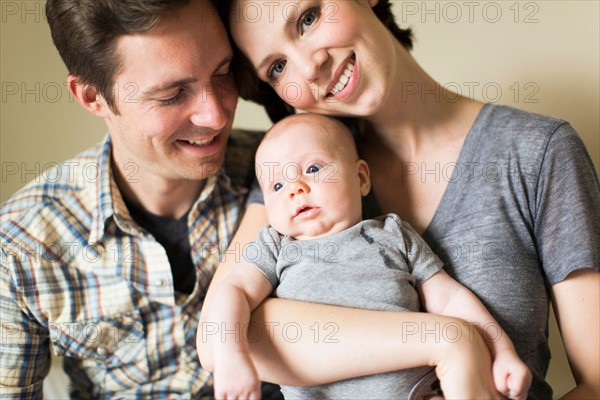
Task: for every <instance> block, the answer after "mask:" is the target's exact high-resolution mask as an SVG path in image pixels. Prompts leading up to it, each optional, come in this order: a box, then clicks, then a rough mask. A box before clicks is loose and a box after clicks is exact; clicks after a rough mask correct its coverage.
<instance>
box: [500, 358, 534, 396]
mask: <svg viewBox="0 0 600 400" xmlns="http://www.w3.org/2000/svg"><path fill="white" fill-rule="evenodd" d="M531 380H532V377H531V372H530V371H529V368H527V366H525V365H524V364H523V365H521V366H519V367H518V368H515V369H514V370H513V371H511V373H510V375H509V376H508V381H507V385H508V393H507V394H506V395H507V397H508V398H509V399H514V400H525V399H527V393H528V392H529V387H530V386H531Z"/></svg>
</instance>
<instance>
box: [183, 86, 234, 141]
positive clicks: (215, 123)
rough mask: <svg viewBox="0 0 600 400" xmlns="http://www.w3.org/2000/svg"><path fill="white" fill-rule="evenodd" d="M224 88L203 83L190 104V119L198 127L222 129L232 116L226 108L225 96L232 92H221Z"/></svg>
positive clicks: (231, 94)
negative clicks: (194, 99)
mask: <svg viewBox="0 0 600 400" xmlns="http://www.w3.org/2000/svg"><path fill="white" fill-rule="evenodd" d="M224 91H225V88H223V87H221V86H219V85H212V84H205V85H203V87H202V90H201V92H200V94H199V95H198V96H197V99H196V101H195V102H194V104H193V105H192V107H193V109H192V114H191V116H190V120H191V121H192V123H193V124H194V125H196V126H198V127H203V128H210V129H212V130H215V131H219V130H221V129H223V128H224V127H225V126H226V125H227V123H228V122H229V118H232V116H231V115H230V112H229V110H228V109H227V106H226V105H227V104H226V102H227V101H228V100H227V96H233V95H234V94H233V93H223V92H224Z"/></svg>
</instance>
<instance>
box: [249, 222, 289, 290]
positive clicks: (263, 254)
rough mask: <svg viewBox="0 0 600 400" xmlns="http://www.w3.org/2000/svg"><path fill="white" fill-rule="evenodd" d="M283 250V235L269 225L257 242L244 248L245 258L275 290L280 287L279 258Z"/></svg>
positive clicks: (263, 229) (260, 234)
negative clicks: (278, 274)
mask: <svg viewBox="0 0 600 400" xmlns="http://www.w3.org/2000/svg"><path fill="white" fill-rule="evenodd" d="M280 250H281V235H279V233H278V232H277V231H276V230H275V229H273V228H271V227H270V226H269V225H267V226H265V227H264V228H262V229H261V230H260V232H259V233H258V236H257V237H256V240H254V241H253V242H250V243H248V244H247V245H246V246H245V247H244V251H243V257H244V260H246V261H247V262H249V263H251V264H254V266H256V268H258V269H259V270H260V271H261V272H262V273H263V274H264V275H265V276H266V277H267V279H268V280H269V282H270V283H271V285H272V286H273V289H274V288H276V287H277V285H279V277H278V276H277V258H278V255H279V252H280Z"/></svg>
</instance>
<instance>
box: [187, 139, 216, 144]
mask: <svg viewBox="0 0 600 400" xmlns="http://www.w3.org/2000/svg"><path fill="white" fill-rule="evenodd" d="M214 139H215V138H214V137H212V138H210V139H204V140H186V142H188V143H189V144H193V145H194V146H205V145H207V144H210V143H212V141H213V140H214Z"/></svg>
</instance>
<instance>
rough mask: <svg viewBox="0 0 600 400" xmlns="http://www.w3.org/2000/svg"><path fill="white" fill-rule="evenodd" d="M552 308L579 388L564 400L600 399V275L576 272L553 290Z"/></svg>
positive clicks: (584, 271)
mask: <svg viewBox="0 0 600 400" xmlns="http://www.w3.org/2000/svg"><path fill="white" fill-rule="evenodd" d="M551 295H552V305H553V307H554V314H555V316H556V320H557V322H558V327H559V329H560V333H561V336H562V339H563V343H564V345H565V350H566V352H567V357H568V358H569V365H570V366H571V371H572V372H573V377H574V378H575V382H576V383H577V387H576V388H575V389H573V390H572V391H570V392H569V393H567V394H566V395H565V396H564V397H563V399H598V398H600V381H599V379H598V378H599V377H600V315H599V314H600V305H599V304H598V299H600V273H598V272H595V271H594V270H592V269H583V270H578V271H575V272H572V273H571V274H569V275H568V276H567V278H566V279H565V280H563V281H562V282H560V283H557V284H555V285H554V286H552V289H551Z"/></svg>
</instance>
